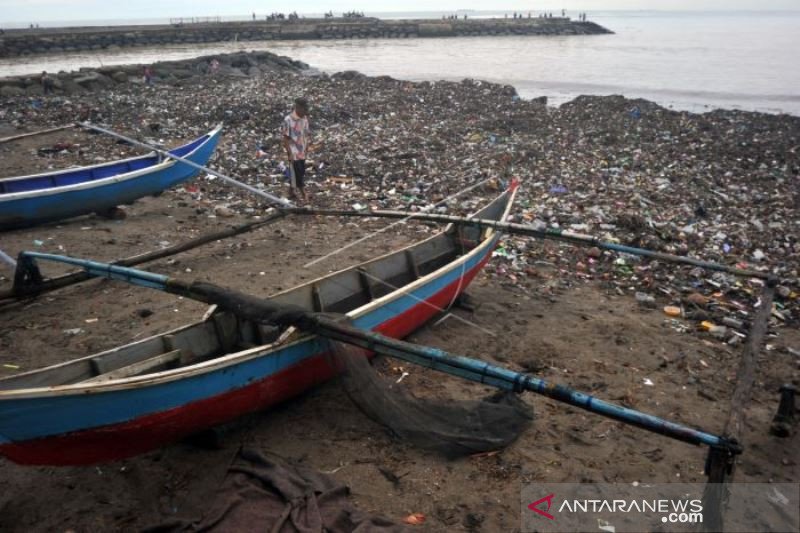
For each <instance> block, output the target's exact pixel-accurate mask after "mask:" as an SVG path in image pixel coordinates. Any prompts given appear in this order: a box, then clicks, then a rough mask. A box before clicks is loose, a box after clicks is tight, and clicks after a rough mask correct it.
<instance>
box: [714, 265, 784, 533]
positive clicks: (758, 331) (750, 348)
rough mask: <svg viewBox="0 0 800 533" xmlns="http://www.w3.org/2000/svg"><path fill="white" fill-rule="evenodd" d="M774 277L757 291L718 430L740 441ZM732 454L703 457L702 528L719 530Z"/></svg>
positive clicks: (720, 452) (769, 310) (733, 460)
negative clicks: (757, 302) (733, 385)
mask: <svg viewBox="0 0 800 533" xmlns="http://www.w3.org/2000/svg"><path fill="white" fill-rule="evenodd" d="M776 286H777V280H775V279H771V280H769V281H768V282H767V286H766V287H765V288H764V290H763V291H762V293H761V306H760V307H759V308H758V311H756V314H755V316H754V317H753V322H752V323H751V325H750V331H749V335H748V338H747V343H746V344H745V346H744V349H743V350H742V358H741V360H740V362H739V369H738V371H737V372H736V388H735V389H734V390H733V397H732V398H731V405H730V410H729V412H728V418H727V420H726V421H725V426H724V429H723V431H722V434H723V435H725V436H726V437H729V438H733V439H736V441H737V442H738V443H739V444H740V445H741V444H742V437H743V435H744V432H745V425H744V421H745V409H746V408H747V406H748V405H749V404H750V398H751V396H752V393H753V386H754V384H755V381H756V372H757V370H758V365H757V359H758V354H759V352H761V348H762V346H763V344H764V337H765V336H766V334H767V329H768V327H769V317H770V315H771V314H772V300H773V298H774V297H775V287H776ZM735 465H736V456H731V455H728V454H727V453H725V451H724V450H714V449H712V450H710V451H709V458H708V461H707V471H706V475H707V476H708V482H707V483H706V486H705V491H704V492H703V509H704V520H703V529H704V531H722V530H723V514H724V510H725V507H727V504H728V494H729V493H728V484H729V483H731V482H732V481H733V474H734V467H735Z"/></svg>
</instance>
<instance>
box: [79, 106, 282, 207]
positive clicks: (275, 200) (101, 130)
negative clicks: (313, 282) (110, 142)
mask: <svg viewBox="0 0 800 533" xmlns="http://www.w3.org/2000/svg"><path fill="white" fill-rule="evenodd" d="M77 125H78V126H81V127H83V128H86V129H90V130H94V131H97V132H99V133H104V134H106V135H110V136H111V137H116V138H117V139H120V140H123V141H125V142H128V143H130V144H132V145H134V146H138V147H140V148H145V149H147V150H152V151H154V152H156V153H158V154H160V155H162V156H164V157H166V158H169V159H174V160H176V161H180V162H181V163H183V164H184V165H189V166H190V167H193V168H196V169H197V170H202V171H203V172H207V173H208V174H211V175H212V176H216V177H218V178H219V179H221V180H222V181H224V182H226V183H230V184H231V185H235V186H236V187H239V188H240V189H244V190H246V191H248V192H251V193H253V194H255V195H256V196H260V197H262V198H266V199H267V200H269V201H270V202H272V203H275V204H278V205H279V206H281V207H284V208H286V207H293V206H294V204H292V203H291V202H290V201H288V200H284V199H283V198H278V197H277V196H274V195H272V194H269V193H267V192H264V191H262V190H260V189H256V188H255V187H251V186H250V185H247V184H246V183H242V182H241V181H239V180H235V179H233V178H231V177H230V176H226V175H225V174H220V173H219V172H217V171H216V170H212V169H210V168H208V167H206V166H204V165H200V164H197V163H195V162H194V161H191V160H189V159H186V158H185V157H180V156H177V155H175V154H172V153H170V152H168V151H166V150H162V149H161V148H158V147H155V146H152V145H150V144H147V143H143V142H141V141H137V140H136V139H131V138H130V137H127V136H125V135H122V134H121V133H117V132H115V131H111V130H109V129H106V128H101V127H100V126H95V125H94V124H91V123H89V122H78V123H77Z"/></svg>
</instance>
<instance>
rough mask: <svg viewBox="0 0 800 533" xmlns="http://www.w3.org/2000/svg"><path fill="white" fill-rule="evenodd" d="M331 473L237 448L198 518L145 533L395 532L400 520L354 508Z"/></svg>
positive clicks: (398, 531) (402, 528) (347, 491)
mask: <svg viewBox="0 0 800 533" xmlns="http://www.w3.org/2000/svg"><path fill="white" fill-rule="evenodd" d="M349 495H350V489H349V488H348V487H347V486H345V485H343V484H341V483H339V482H338V481H336V480H335V479H334V478H333V477H331V476H328V475H325V474H321V473H319V472H316V471H314V470H311V469H309V468H304V467H300V466H292V465H289V464H286V463H284V462H283V461H281V460H279V459H276V458H272V457H268V456H266V455H264V454H261V453H259V452H258V451H255V450H251V449H242V450H241V451H240V452H239V456H238V457H237V460H236V461H235V462H234V463H233V465H232V466H231V468H230V470H229V471H228V475H227V476H226V477H225V481H224V482H223V483H222V486H221V487H220V488H219V490H218V491H217V495H216V497H215V499H214V501H213V502H211V503H210V506H209V510H208V512H207V513H206V514H205V516H203V517H202V519H200V521H199V522H189V523H187V522H172V523H167V524H162V525H159V526H156V527H154V528H151V529H148V530H147V532H148V533H167V532H170V533H177V532H188V531H209V532H211V531H213V532H218V533H222V532H228V531H229V532H231V533H233V532H236V533H239V532H241V531H265V532H267V531H268V532H271V533H322V532H326V533H327V532H331V533H351V532H354V533H368V532H373V531H374V532H376V533H400V532H404V531H408V528H406V527H405V526H402V525H399V524H395V523H394V522H392V521H390V520H388V519H385V518H382V517H379V516H373V515H370V514H367V513H364V512H362V511H359V510H357V509H356V508H355V506H354V505H353V504H352V503H351V502H350V500H349Z"/></svg>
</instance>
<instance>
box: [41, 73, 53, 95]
mask: <svg viewBox="0 0 800 533" xmlns="http://www.w3.org/2000/svg"><path fill="white" fill-rule="evenodd" d="M54 88H55V83H54V82H53V78H51V77H50V75H49V74H47V71H43V72H42V92H44V94H50V93H52V92H53V89H54Z"/></svg>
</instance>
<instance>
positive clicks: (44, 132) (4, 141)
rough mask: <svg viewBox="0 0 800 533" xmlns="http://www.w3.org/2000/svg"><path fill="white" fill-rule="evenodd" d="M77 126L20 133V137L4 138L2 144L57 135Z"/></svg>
mask: <svg viewBox="0 0 800 533" xmlns="http://www.w3.org/2000/svg"><path fill="white" fill-rule="evenodd" d="M74 127H75V124H68V125H66V126H58V127H57V128H50V129H46V130H39V131H29V132H27V133H20V134H19V135H11V136H10V137H3V138H1V139H0V144H4V143H8V142H11V141H17V140H19V139H25V138H27V137H35V136H37V135H45V134H47V133H55V132H57V131H62V130H68V129H70V128H74Z"/></svg>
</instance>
